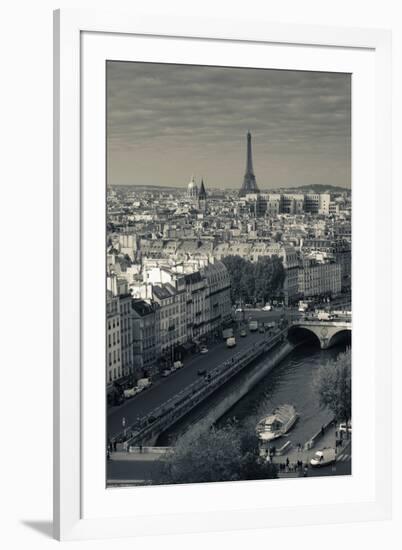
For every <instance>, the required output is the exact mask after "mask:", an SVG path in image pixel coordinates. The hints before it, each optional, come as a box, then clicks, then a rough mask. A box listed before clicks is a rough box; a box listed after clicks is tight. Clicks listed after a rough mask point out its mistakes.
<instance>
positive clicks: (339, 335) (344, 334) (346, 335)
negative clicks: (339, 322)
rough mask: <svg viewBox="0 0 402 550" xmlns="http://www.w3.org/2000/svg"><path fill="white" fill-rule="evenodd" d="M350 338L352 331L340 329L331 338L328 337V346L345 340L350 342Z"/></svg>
mask: <svg viewBox="0 0 402 550" xmlns="http://www.w3.org/2000/svg"><path fill="white" fill-rule="evenodd" d="M351 340H352V331H351V330H350V329H347V328H345V329H342V330H339V331H338V332H336V333H335V334H334V335H333V336H331V338H330V339H329V342H328V346H327V347H329V348H330V347H332V346H335V345H336V344H338V343H339V342H345V341H346V342H347V343H350V342H351Z"/></svg>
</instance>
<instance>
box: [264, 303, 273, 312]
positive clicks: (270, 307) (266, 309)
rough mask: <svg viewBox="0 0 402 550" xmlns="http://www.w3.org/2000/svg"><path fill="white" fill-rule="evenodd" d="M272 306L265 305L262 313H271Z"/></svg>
mask: <svg viewBox="0 0 402 550" xmlns="http://www.w3.org/2000/svg"><path fill="white" fill-rule="evenodd" d="M271 309H272V306H271V304H265V306H264V307H263V308H262V311H271Z"/></svg>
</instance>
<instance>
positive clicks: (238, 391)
mask: <svg viewBox="0 0 402 550" xmlns="http://www.w3.org/2000/svg"><path fill="white" fill-rule="evenodd" d="M297 346H298V344H293V343H291V342H289V341H286V342H285V343H284V344H282V345H280V346H278V347H277V348H275V349H274V350H271V351H269V352H268V353H266V354H264V355H263V356H261V357H260V358H259V359H258V364H256V365H255V366H254V367H253V368H252V369H251V370H248V371H247V373H241V374H240V375H239V376H240V377H241V379H240V380H241V382H240V383H239V382H238V381H236V382H235V383H233V382H232V383H231V382H229V384H228V386H229V387H228V386H227V387H228V390H229V391H228V393H227V395H226V396H225V397H224V398H223V399H219V400H217V399H214V398H213V396H212V398H211V399H210V405H209V407H210V408H208V410H207V411H206V412H205V414H203V415H202V416H200V417H198V418H196V419H195V420H194V422H192V423H191V424H190V425H187V426H186V428H185V429H184V430H183V432H181V434H180V435H183V433H185V432H190V431H191V432H192V433H194V432H196V431H203V430H205V429H208V428H210V427H211V426H212V425H213V424H214V423H215V422H216V421H217V420H219V418H221V417H222V416H223V415H224V414H225V413H226V412H227V411H228V410H229V409H230V408H231V407H233V405H235V404H236V403H237V402H238V401H239V400H240V399H241V398H242V397H244V396H245V395H246V394H247V393H248V392H249V391H250V390H252V389H253V388H254V387H255V386H256V385H257V384H258V383H259V382H260V380H262V378H264V377H265V376H266V375H267V374H268V373H269V372H270V371H271V370H272V369H273V368H274V367H276V366H277V365H278V364H279V363H280V362H281V361H283V359H285V357H287V356H288V355H289V354H290V353H291V352H292V351H293V350H294V349H295V348H296V347H297ZM230 385H231V386H232V387H230Z"/></svg>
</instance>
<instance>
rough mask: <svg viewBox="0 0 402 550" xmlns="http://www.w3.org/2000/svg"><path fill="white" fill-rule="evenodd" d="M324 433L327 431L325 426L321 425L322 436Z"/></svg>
mask: <svg viewBox="0 0 402 550" xmlns="http://www.w3.org/2000/svg"><path fill="white" fill-rule="evenodd" d="M324 433H325V429H324V426H321V437H323V435H324Z"/></svg>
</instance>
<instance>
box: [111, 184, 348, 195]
mask: <svg viewBox="0 0 402 550" xmlns="http://www.w3.org/2000/svg"><path fill="white" fill-rule="evenodd" d="M112 187H114V188H115V189H119V188H120V189H135V190H137V191H151V192H152V191H159V192H164V193H170V192H172V193H177V192H178V191H179V192H183V191H185V190H186V187H183V186H177V187H174V186H165V185H130V184H126V185H124V184H121V185H113V186H112ZM207 190H208V191H209V192H212V193H222V192H224V191H230V192H232V191H233V192H235V191H238V190H239V188H231V187H225V188H223V189H219V188H217V187H214V188H209V189H207ZM286 191H288V192H290V193H308V192H309V191H310V192H313V193H325V192H329V193H344V192H345V191H346V192H350V189H346V188H345V187H339V186H337V185H323V184H320V183H315V184H312V185H295V186H293V187H274V188H270V189H266V188H261V192H262V193H275V192H279V193H284V192H286Z"/></svg>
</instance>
